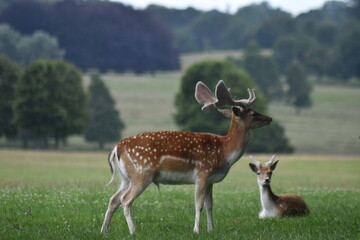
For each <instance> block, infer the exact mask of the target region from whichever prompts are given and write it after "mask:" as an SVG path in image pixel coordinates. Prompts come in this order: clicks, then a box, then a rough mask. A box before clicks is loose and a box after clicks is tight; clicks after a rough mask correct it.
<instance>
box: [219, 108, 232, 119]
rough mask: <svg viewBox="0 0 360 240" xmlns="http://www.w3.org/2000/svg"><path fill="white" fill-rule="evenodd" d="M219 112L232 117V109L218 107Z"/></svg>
mask: <svg viewBox="0 0 360 240" xmlns="http://www.w3.org/2000/svg"><path fill="white" fill-rule="evenodd" d="M218 111H219V112H221V113H222V114H224V115H225V117H227V118H231V114H232V111H231V110H230V109H218Z"/></svg>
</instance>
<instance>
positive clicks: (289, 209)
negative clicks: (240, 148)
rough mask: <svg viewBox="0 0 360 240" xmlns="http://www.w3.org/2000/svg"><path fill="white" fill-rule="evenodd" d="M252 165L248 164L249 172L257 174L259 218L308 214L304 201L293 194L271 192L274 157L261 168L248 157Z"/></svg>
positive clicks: (259, 164) (274, 166)
mask: <svg viewBox="0 0 360 240" xmlns="http://www.w3.org/2000/svg"><path fill="white" fill-rule="evenodd" d="M250 158H252V160H253V161H254V163H249V166H250V168H251V170H252V171H253V172H254V173H256V174H257V181H258V184H259V189H260V198H261V206H262V210H261V212H260V213H259V218H268V217H291V216H303V215H306V214H308V213H310V211H309V208H308V207H307V205H306V203H305V201H304V200H303V199H302V198H301V197H300V196H298V195H295V194H282V195H276V194H274V193H273V192H272V190H271V187H270V181H271V176H272V172H273V171H274V170H275V168H276V165H277V163H278V162H279V160H277V161H276V162H273V160H274V158H275V155H274V156H273V157H272V158H271V159H270V161H268V162H267V163H266V164H265V166H264V167H263V166H262V165H261V163H260V162H258V161H257V160H255V159H254V158H253V157H252V156H250Z"/></svg>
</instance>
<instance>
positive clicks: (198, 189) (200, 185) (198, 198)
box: [194, 180, 207, 233]
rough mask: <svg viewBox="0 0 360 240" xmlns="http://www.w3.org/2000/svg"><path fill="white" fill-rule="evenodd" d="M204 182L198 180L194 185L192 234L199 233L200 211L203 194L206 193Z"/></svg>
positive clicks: (202, 203) (202, 204)
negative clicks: (193, 223) (193, 224)
mask: <svg viewBox="0 0 360 240" xmlns="http://www.w3.org/2000/svg"><path fill="white" fill-rule="evenodd" d="M206 187H207V186H206V181H204V180H198V181H197V182H196V184H195V226H194V232H196V233H198V232H199V226H200V218H201V211H202V209H203V206H204V199H205V192H206Z"/></svg>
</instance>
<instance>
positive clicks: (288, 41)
mask: <svg viewBox="0 0 360 240" xmlns="http://www.w3.org/2000/svg"><path fill="white" fill-rule="evenodd" d="M315 47H316V42H315V40H314V39H312V38H310V37H309V36H306V35H299V34H291V35H285V36H282V37H280V38H279V39H278V40H277V41H276V43H275V47H274V57H275V59H276V62H277V63H278V65H279V67H280V69H281V70H282V72H285V71H286V69H287V68H288V66H289V64H290V63H292V62H293V61H297V62H299V63H301V64H303V65H305V64H306V62H307V61H309V56H310V53H311V51H312V50H313V49H315Z"/></svg>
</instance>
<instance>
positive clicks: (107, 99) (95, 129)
mask: <svg viewBox="0 0 360 240" xmlns="http://www.w3.org/2000/svg"><path fill="white" fill-rule="evenodd" d="M89 96H90V101H89V108H90V125H89V127H88V129H87V130H86V133H85V139H86V140H87V141H90V142H97V143H98V145H99V148H100V149H103V148H104V144H105V143H106V142H110V141H116V140H119V139H120V138H121V134H120V133H121V131H122V130H123V129H124V127H125V125H124V123H123V122H122V121H121V120H120V117H119V112H118V111H117V110H116V109H115V102H114V100H113V99H112V97H111V95H110V93H109V90H108V89H107V88H106V86H105V84H104V82H103V81H102V79H101V78H100V77H99V75H98V74H93V75H92V76H91V84H90V86H89Z"/></svg>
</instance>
